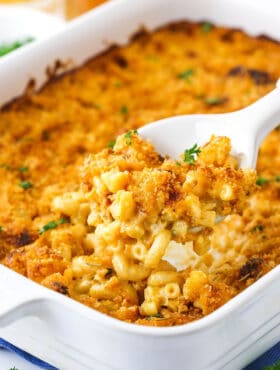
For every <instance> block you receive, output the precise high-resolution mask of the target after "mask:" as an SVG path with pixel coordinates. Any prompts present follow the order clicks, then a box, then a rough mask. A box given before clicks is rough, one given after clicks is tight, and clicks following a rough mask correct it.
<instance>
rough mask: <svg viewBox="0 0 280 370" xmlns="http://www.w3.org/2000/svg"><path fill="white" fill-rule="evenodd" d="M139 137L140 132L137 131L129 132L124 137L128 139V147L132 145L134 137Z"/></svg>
mask: <svg viewBox="0 0 280 370" xmlns="http://www.w3.org/2000/svg"><path fill="white" fill-rule="evenodd" d="M133 134H134V135H138V131H137V130H129V131H128V132H127V133H126V134H125V135H124V137H125V138H126V143H127V145H131V143H132V135H133Z"/></svg>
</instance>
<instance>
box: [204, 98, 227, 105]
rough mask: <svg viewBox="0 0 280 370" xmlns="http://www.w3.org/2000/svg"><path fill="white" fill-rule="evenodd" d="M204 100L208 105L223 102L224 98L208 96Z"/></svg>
mask: <svg viewBox="0 0 280 370" xmlns="http://www.w3.org/2000/svg"><path fill="white" fill-rule="evenodd" d="M204 102H205V103H206V104H208V105H219V104H223V103H224V102H225V98H213V97H210V98H206V99H205V100H204Z"/></svg>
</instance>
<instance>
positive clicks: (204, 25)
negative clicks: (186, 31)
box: [201, 22, 214, 34]
mask: <svg viewBox="0 0 280 370" xmlns="http://www.w3.org/2000/svg"><path fill="white" fill-rule="evenodd" d="M213 28H214V26H213V24H212V23H210V22H204V23H202V25H201V30H202V32H203V33H204V34H207V33H209V32H210V31H212V29H213Z"/></svg>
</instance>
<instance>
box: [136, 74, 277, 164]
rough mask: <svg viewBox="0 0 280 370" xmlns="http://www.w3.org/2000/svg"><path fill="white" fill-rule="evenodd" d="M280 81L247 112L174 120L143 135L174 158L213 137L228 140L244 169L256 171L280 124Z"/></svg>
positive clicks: (151, 127) (155, 125)
mask: <svg viewBox="0 0 280 370" xmlns="http://www.w3.org/2000/svg"><path fill="white" fill-rule="evenodd" d="M279 81H280V80H278V82H277V85H276V88H275V89H274V90H273V91H271V92H270V93H268V94H267V95H265V96H264V97H263V98H261V99H260V100H258V101H257V102H255V103H253V104H251V105H249V106H248V107H246V108H244V109H241V110H238V111H235V112H232V113H222V114H191V115H183V116H175V117H170V118H166V119H163V120H160V121H156V122H153V123H151V124H149V125H146V126H144V127H143V128H141V129H140V130H139V134H140V135H141V136H142V137H143V138H144V139H148V140H150V141H151V142H152V143H153V144H154V146H155V148H156V150H157V151H158V152H159V153H161V154H162V155H169V156H170V157H171V158H176V157H177V156H178V155H179V154H182V153H183V152H184V150H185V149H187V148H191V147H192V146H193V145H194V144H198V145H199V146H200V145H203V144H205V143H206V142H207V141H209V139H210V137H211V136H212V135H215V136H227V137H229V138H230V139H231V145H232V154H233V155H235V156H237V157H238V158H239V162H240V167H242V168H249V167H250V168H255V166H256V160H257V155H258V149H259V147H260V145H261V143H262V141H263V140H264V138H265V137H266V136H267V135H268V134H269V132H270V131H271V130H272V129H274V128H275V127H277V126H278V125H279V123H280V82H279Z"/></svg>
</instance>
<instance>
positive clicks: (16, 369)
mask: <svg viewBox="0 0 280 370" xmlns="http://www.w3.org/2000/svg"><path fill="white" fill-rule="evenodd" d="M9 370H18V368H17V367H15V366H14V367H11V368H10V369H9Z"/></svg>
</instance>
